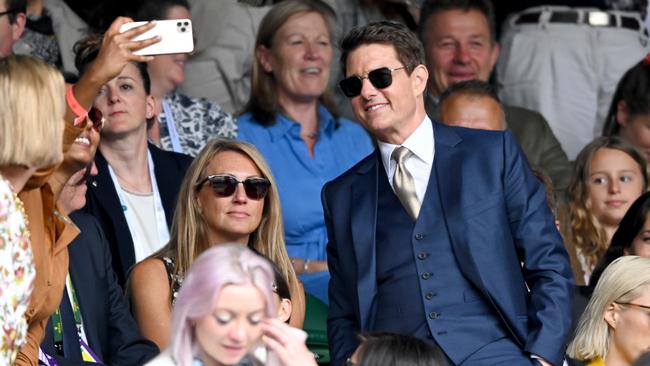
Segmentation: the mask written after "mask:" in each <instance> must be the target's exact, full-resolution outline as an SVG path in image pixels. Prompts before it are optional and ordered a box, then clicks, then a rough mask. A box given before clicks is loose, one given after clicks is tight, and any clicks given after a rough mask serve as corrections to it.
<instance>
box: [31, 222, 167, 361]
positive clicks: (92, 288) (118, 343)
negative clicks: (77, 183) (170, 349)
mask: <svg viewBox="0 0 650 366" xmlns="http://www.w3.org/2000/svg"><path fill="white" fill-rule="evenodd" d="M70 218H72V221H74V222H75V224H76V225H77V226H78V227H79V230H80V231H81V233H80V234H79V236H77V237H76V238H75V239H74V241H72V243H70V245H69V246H68V253H69V255H70V269H69V272H70V278H71V280H72V283H73V285H74V287H75V292H76V295H77V300H78V301H79V309H80V311H81V317H82V319H83V321H84V331H85V332H86V337H87V339H88V344H89V346H90V348H91V349H92V350H93V352H95V353H96V354H97V356H99V358H100V359H101V360H102V361H103V362H104V363H105V364H106V365H119V366H130V365H132V366H136V365H143V364H144V363H146V362H147V361H148V360H149V359H151V358H153V357H155V356H156V355H157V354H158V353H159V351H158V347H156V345H155V344H154V343H152V342H151V341H149V340H147V339H146V338H144V337H142V336H141V335H140V333H139V331H138V327H137V325H136V323H135V320H134V319H133V317H132V316H131V313H130V311H129V303H128V301H127V300H126V298H125V297H124V294H123V292H122V288H121V287H120V286H119V285H118V284H117V278H116V276H115V272H114V271H113V268H112V261H111V252H110V251H109V249H108V243H107V241H106V237H105V236H104V233H103V231H102V229H101V227H100V226H99V223H98V222H97V220H95V218H94V217H92V216H90V215H88V214H86V213H83V212H76V213H73V214H71V215H70ZM63 296H67V295H65V294H64V295H63ZM41 347H42V348H43V350H44V351H45V352H46V353H48V354H49V355H56V352H55V350H54V338H53V335H52V322H51V321H50V322H48V324H47V328H46V334H45V338H44V339H43V343H42V344H41ZM59 361H60V363H61V364H62V365H73V364H74V363H73V362H70V361H68V360H62V359H59Z"/></svg>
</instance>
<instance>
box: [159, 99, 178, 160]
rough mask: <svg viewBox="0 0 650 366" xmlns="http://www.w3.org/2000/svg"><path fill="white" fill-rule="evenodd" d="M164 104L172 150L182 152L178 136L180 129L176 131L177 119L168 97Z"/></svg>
mask: <svg viewBox="0 0 650 366" xmlns="http://www.w3.org/2000/svg"><path fill="white" fill-rule="evenodd" d="M162 105H163V112H164V113H165V124H166V125H167V131H169V138H170V140H171V141H172V150H174V151H175V152H178V153H182V152H183V148H182V147H181V140H180V137H178V131H176V120H174V114H173V113H172V108H171V106H170V105H169V102H167V98H165V99H164V100H163V102H162Z"/></svg>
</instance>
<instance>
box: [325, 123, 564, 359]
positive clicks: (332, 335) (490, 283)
mask: <svg viewBox="0 0 650 366" xmlns="http://www.w3.org/2000/svg"><path fill="white" fill-rule="evenodd" d="M433 127H434V137H435V155H434V163H433V168H432V169H436V173H437V175H438V187H439V195H440V201H441V203H442V210H443V212H444V219H445V225H446V227H447V231H448V232H449V234H450V238H451V242H452V247H453V250H454V253H455V255H456V259H457V261H458V263H459V266H460V270H461V271H462V273H463V274H464V275H465V276H466V277H467V279H468V280H469V281H470V282H471V283H472V284H474V285H475V286H476V288H478V289H479V290H480V291H481V293H482V294H483V295H484V297H485V299H486V300H487V301H488V302H489V304H490V305H491V306H492V307H493V308H494V310H495V311H496V313H497V314H498V315H499V316H500V317H501V318H502V320H503V321H504V324H505V325H506V327H507V329H508V330H509V332H510V334H511V337H512V338H513V339H514V341H516V342H517V343H518V344H519V345H520V346H521V348H522V350H524V351H526V352H530V353H532V354H536V355H539V356H541V357H543V358H545V359H547V360H549V361H551V362H553V363H554V364H556V365H559V364H561V360H562V358H563V355H564V350H565V343H566V338H567V335H568V331H569V327H570V324H571V315H570V313H571V293H572V285H573V278H572V274H571V268H570V265H569V259H568V256H567V252H566V250H565V249H564V245H563V243H562V238H561V237H560V235H559V233H558V231H557V229H556V227H555V223H554V218H553V215H552V213H551V211H550V209H549V207H548V204H547V202H546V195H545V192H544V187H543V186H542V184H541V183H540V182H539V181H538V180H537V179H536V178H535V177H534V176H533V175H532V173H531V171H530V168H529V166H528V162H527V161H526V158H525V157H524V155H523V154H522V152H521V151H520V149H519V146H518V145H517V144H516V143H515V140H514V138H513V136H512V134H511V133H510V132H494V131H481V130H473V129H466V128H458V127H448V126H444V125H442V124H438V123H434V124H433ZM378 169H384V167H383V165H382V162H381V156H380V154H379V151H376V152H375V153H373V154H371V155H369V156H368V157H366V158H365V159H364V160H362V161H361V162H359V163H358V164H357V165H356V166H354V167H352V168H351V169H350V170H348V171H347V172H346V173H344V174H343V175H341V176H340V177H338V178H337V179H335V180H333V181H332V182H329V183H327V184H326V185H325V187H324V188H323V192H322V201H323V207H324V212H325V223H326V225H327V230H328V237H329V243H328V246H327V255H328V264H329V270H330V274H331V280H330V286H329V297H330V308H329V319H328V336H329V340H330V349H331V353H332V359H333V363H332V364H333V365H337V366H338V365H341V364H342V363H343V361H344V360H345V358H346V357H348V356H349V355H350V354H351V353H352V352H353V351H354V349H355V348H356V346H357V341H356V339H355V333H356V332H358V331H363V330H368V329H369V327H370V326H371V325H372V324H373V316H374V314H375V306H376V294H377V281H376V247H375V245H376V244H375V243H376V242H375V233H376V225H378V224H381V223H377V222H376V221H377V220H376V217H377V179H378ZM425 199H427V198H426V197H425ZM521 262H523V263H524V266H523V268H522V267H521V265H520V263H521ZM527 287H528V288H530V292H529V291H528V290H527ZM404 301H419V299H404ZM451 336H455V337H457V338H458V342H463V339H462V334H456V335H451Z"/></svg>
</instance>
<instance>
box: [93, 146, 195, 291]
mask: <svg viewBox="0 0 650 366" xmlns="http://www.w3.org/2000/svg"><path fill="white" fill-rule="evenodd" d="M149 151H150V152H151V158H152V160H153V163H154V173H155V175H156V181H157V182H158V190H159V191H160V199H161V200H162V205H163V208H164V209H165V219H166V220H167V227H171V223H172V218H173V216H174V208H175V207H176V197H177V196H178V191H179V189H180V187H181V182H182V181H183V177H184V176H185V171H187V168H188V167H189V166H190V164H191V163H192V157H191V156H189V155H185V154H179V153H175V152H172V151H164V150H161V149H159V148H157V147H156V146H154V145H152V144H149ZM95 164H96V165H97V171H98V174H97V176H96V177H92V178H91V183H90V184H89V185H88V192H87V193H86V201H87V203H86V207H85V209H84V210H85V211H86V212H88V213H90V214H91V215H93V216H95V218H97V220H98V221H99V223H100V224H101V226H102V229H103V230H104V233H106V238H107V239H108V243H109V245H110V249H111V254H112V255H113V269H114V270H115V274H116V275H117V280H118V282H119V284H120V286H122V288H124V284H125V282H126V278H127V275H128V271H129V270H130V269H131V267H132V266H133V265H134V264H135V250H134V249H133V239H132V238H131V232H130V231H129V226H128V224H127V223H126V218H125V217H124V212H123V211H122V206H121V205H120V199H119V197H118V196H117V191H116V190H115V186H114V185H113V181H112V180H111V176H110V174H109V172H108V163H107V162H106V158H104V156H103V155H102V154H101V153H100V152H99V151H97V155H96V156H95Z"/></svg>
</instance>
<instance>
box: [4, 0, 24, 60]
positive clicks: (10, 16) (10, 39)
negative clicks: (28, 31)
mask: <svg viewBox="0 0 650 366" xmlns="http://www.w3.org/2000/svg"><path fill="white" fill-rule="evenodd" d="M26 8H27V2H26V0H0V57H5V56H8V55H11V54H12V53H13V52H12V50H11V49H12V47H13V45H14V43H15V42H16V41H17V40H18V38H20V35H21V34H23V31H24V30H25V22H26V21H27V15H25V11H26Z"/></svg>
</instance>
